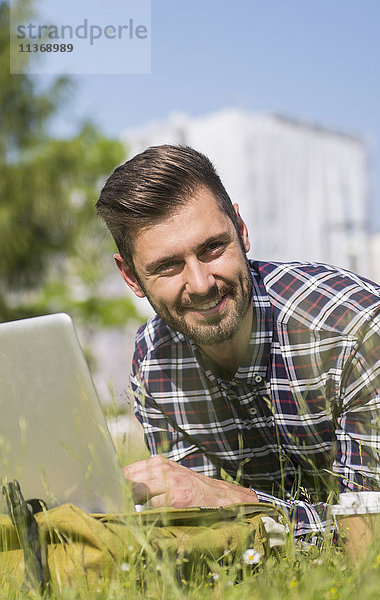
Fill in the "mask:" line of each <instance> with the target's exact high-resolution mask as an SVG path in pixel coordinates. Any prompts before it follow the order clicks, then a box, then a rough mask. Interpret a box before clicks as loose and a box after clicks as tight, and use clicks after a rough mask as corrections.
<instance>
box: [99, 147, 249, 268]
mask: <svg viewBox="0 0 380 600" xmlns="http://www.w3.org/2000/svg"><path fill="white" fill-rule="evenodd" d="M201 187H206V188H208V189H209V190H210V191H211V192H212V193H213V194H214V196H215V199H216V201H217V202H218V204H219V206H220V208H221V209H222V211H223V212H224V213H225V214H226V215H228V217H229V218H230V219H231V221H232V222H233V224H234V226H235V228H236V230H237V232H238V236H239V240H240V243H241V244H242V240H241V234H240V230H239V225H238V221H237V216H236V213H235V210H234V207H233V205H232V202H231V199H230V197H229V195H228V194H227V192H226V190H225V188H224V186H223V184H222V182H221V180H220V177H219V175H218V174H217V172H216V170H215V167H214V165H213V164H212V163H211V161H210V160H209V159H208V158H207V156H205V155H204V154H201V153H200V152H197V151H196V150H194V149H193V148H190V147H188V146H170V145H162V146H152V147H150V148H148V149H147V150H145V151H144V152H142V153H141V154H137V155H136V156H134V157H133V158H132V159H130V160H128V161H127V162H125V163H124V164H123V165H120V166H119V167H117V168H116V169H115V170H114V172H113V173H112V175H110V177H109V178H108V179H107V181H106V183H105V185H104V187H103V189H102V191H101V194H100V197H99V200H98V202H97V203H96V209H97V213H98V215H99V216H100V217H101V218H102V219H104V221H105V222H106V225H107V227H108V229H109V230H110V232H111V233H112V236H113V238H114V240H115V242H116V245H117V247H118V250H119V252H120V255H121V256H122V258H123V260H124V261H125V262H126V264H127V265H128V266H129V267H130V268H131V269H132V270H133V271H134V264H133V240H134V238H135V237H136V235H137V234H138V232H139V231H141V229H143V228H145V227H149V226H151V225H153V224H154V223H157V222H159V221H162V220H163V219H165V218H167V217H168V216H171V215H172V214H173V213H174V212H175V211H176V210H177V209H178V208H179V207H180V206H183V205H184V204H185V203H186V202H187V201H188V200H189V198H190V197H191V196H192V195H193V194H194V193H195V192H196V190H197V189H199V188H201Z"/></svg>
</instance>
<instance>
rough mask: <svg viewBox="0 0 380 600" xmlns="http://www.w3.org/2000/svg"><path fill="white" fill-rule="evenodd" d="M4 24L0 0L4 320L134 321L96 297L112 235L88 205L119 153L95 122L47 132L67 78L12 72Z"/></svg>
mask: <svg viewBox="0 0 380 600" xmlns="http://www.w3.org/2000/svg"><path fill="white" fill-rule="evenodd" d="M8 31H9V7H8V4H7V2H4V1H2V2H0V111H1V127H0V320H11V319H15V318H21V317H25V316H32V315H36V314H42V313H47V312H55V311H56V310H66V311H68V312H70V313H74V314H75V315H77V316H78V317H79V318H81V319H83V320H85V321H87V322H93V323H95V324H96V325H105V326H107V325H117V324H119V323H121V322H125V320H126V319H127V318H128V316H132V317H135V318H138V313H137V311H136V309H135V307H134V305H133V303H132V302H130V301H128V300H126V299H125V300H120V299H112V298H111V299H110V298H109V299H102V298H99V296H98V286H99V280H100V279H101V277H102V275H103V270H102V262H101V259H100V256H101V255H102V254H103V255H104V254H105V252H106V251H108V250H109V249H110V242H109V238H108V236H106V235H104V233H103V232H102V230H101V227H102V226H101V225H100V224H99V223H98V222H97V219H96V216H95V210H94V204H95V202H96V198H97V195H98V191H99V188H100V183H101V182H102V181H103V180H104V178H105V175H106V174H107V173H109V172H110V171H111V170H112V169H113V168H114V167H115V166H116V165H117V164H119V163H120V162H121V161H122V159H123V157H124V154H125V150H124V148H123V146H122V144H121V143H120V142H116V141H114V140H109V139H107V138H106V137H104V136H103V135H101V134H100V132H99V131H98V130H97V128H96V127H95V126H94V125H93V124H91V123H84V124H82V126H81V129H80V131H79V132H78V134H77V135H76V136H74V137H72V138H70V139H55V138H53V137H51V136H49V134H48V127H49V123H50V120H51V118H52V117H53V116H54V115H55V114H56V113H57V111H58V110H59V107H60V105H61V103H62V102H67V101H68V99H69V97H70V96H71V95H72V90H73V86H72V83H71V81H70V80H69V79H68V78H64V77H59V78H56V80H55V81H54V82H53V84H52V85H51V86H50V88H49V89H48V90H47V91H45V92H42V91H41V90H39V89H38V88H37V86H36V84H35V81H34V80H33V78H32V77H31V76H30V75H28V74H21V75H11V74H10V73H9V38H8ZM102 244H103V245H104V250H103V251H102V248H101V246H102ZM106 249H107V250H106ZM74 284H76V285H74ZM78 285H79V287H80V295H78V293H77V289H78Z"/></svg>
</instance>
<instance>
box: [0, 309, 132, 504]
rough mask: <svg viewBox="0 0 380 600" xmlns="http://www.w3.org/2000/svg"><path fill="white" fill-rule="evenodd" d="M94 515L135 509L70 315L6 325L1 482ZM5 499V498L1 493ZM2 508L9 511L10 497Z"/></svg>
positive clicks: (0, 350) (0, 361)
mask: <svg viewBox="0 0 380 600" xmlns="http://www.w3.org/2000/svg"><path fill="white" fill-rule="evenodd" d="M14 479H16V480H17V481H18V482H19V484H20V487H21V492H22V494H23V496H24V498H25V499H26V500H27V499H32V498H37V499H42V500H44V501H45V502H46V504H47V506H48V508H52V507H54V506H57V505H59V504H64V503H67V502H70V503H73V504H75V505H77V506H79V507H80V508H82V509H83V510H85V511H87V512H90V513H115V512H116V513H118V512H125V511H129V510H134V505H133V503H132V500H131V496H130V493H129V489H128V485H127V483H126V481H125V479H124V476H123V473H122V469H121V466H120V465H119V464H118V462H117V458H116V452H115V448H114V445H113V442H112V439H111V436H110V434H109V431H108V428H107V424H106V421H105V418H104V415H103V411H102V409H101V406H100V404H99V400H98V397H97V394H96V391H95V387H94V384H93V382H92V379H91V375H90V371H89V369H88V366H87V363H86V360H85V358H84V356H83V352H82V350H81V347H80V344H79V342H78V338H77V336H76V333H75V330H74V326H73V322H72V320H71V318H70V317H69V316H68V315H67V314H64V313H59V314H53V315H47V316H42V317H34V318H30V319H23V320H20V321H13V322H9V323H2V324H0V483H2V484H4V483H5V482H7V481H12V480H14ZM1 496H2V495H1ZM0 509H1V512H3V513H4V512H7V510H6V503H5V499H4V498H1V500H0Z"/></svg>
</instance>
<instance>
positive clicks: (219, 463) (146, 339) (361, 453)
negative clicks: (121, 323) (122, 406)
mask: <svg viewBox="0 0 380 600" xmlns="http://www.w3.org/2000/svg"><path fill="white" fill-rule="evenodd" d="M250 266H251V273H252V280H253V289H254V292H253V307H254V322H253V327H252V334H251V338H250V343H249V348H248V350H247V353H246V356H245V358H244V360H243V362H242V364H241V366H240V368H239V370H238V371H237V372H236V374H235V376H234V377H233V379H228V378H227V377H226V374H223V373H222V372H221V371H220V369H219V370H218V367H217V365H215V364H211V363H210V362H209V360H207V358H206V357H205V356H204V355H203V354H202V352H201V351H200V349H199V347H197V346H196V345H195V344H194V343H193V342H192V341H191V340H190V339H188V338H187V337H186V336H184V335H182V334H180V333H178V332H175V331H173V330H172V329H170V328H169V327H168V326H167V325H166V324H165V323H164V322H163V321H162V320H161V319H159V318H158V317H157V316H155V317H153V318H151V319H150V320H149V321H148V322H147V324H146V325H144V326H143V327H142V328H140V329H139V331H138V333H137V336H136V347H135V354H134V358H133V364H132V374H131V387H132V391H133V393H134V396H135V401H136V416H137V418H138V419H139V420H140V422H141V423H142V425H143V427H144V432H145V436H146V440H147V443H148V446H149V448H150V451H151V453H152V455H154V454H157V453H162V454H165V455H166V456H168V457H169V458H171V459H173V460H175V461H178V462H180V463H181V464H182V465H185V466H187V467H190V468H191V469H194V470H196V471H198V472H200V473H203V474H205V475H208V476H210V477H220V476H221V470H224V472H226V473H227V474H228V475H230V476H231V477H232V478H233V479H234V480H237V481H238V482H239V483H241V484H242V485H244V486H246V487H252V488H253V489H255V491H256V493H257V495H258V497H259V500H260V501H263V502H274V503H275V504H277V505H280V506H282V507H283V508H284V509H285V510H286V511H288V513H289V515H290V516H291V517H292V518H293V519H294V523H295V529H296V534H299V535H302V534H305V533H310V532H317V531H321V530H323V529H324V527H325V525H326V504H325V502H327V501H328V500H329V498H328V494H329V491H330V490H331V489H333V488H334V487H336V485H334V484H336V483H338V484H339V488H340V490H338V491H345V490H346V491H347V490H357V491H360V490H364V489H365V490H368V489H377V487H378V484H379V480H380V468H379V450H380V435H379V426H380V391H379V390H380V361H379V355H380V351H379V348H380V344H379V339H380V335H379V334H380V302H379V299H380V286H377V285H376V284H374V283H372V282H370V281H367V280H365V279H363V278H360V277H358V276H357V275H354V274H352V273H350V272H348V271H345V270H342V269H337V268H333V267H330V266H327V265H321V264H313V263H288V264H287V263H283V264H282V263H268V262H253V261H251V262H250Z"/></svg>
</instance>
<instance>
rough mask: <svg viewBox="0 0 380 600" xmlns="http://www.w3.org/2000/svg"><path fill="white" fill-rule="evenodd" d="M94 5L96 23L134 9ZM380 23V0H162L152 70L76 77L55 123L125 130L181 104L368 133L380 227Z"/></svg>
mask: <svg viewBox="0 0 380 600" xmlns="http://www.w3.org/2000/svg"><path fill="white" fill-rule="evenodd" d="M51 1H54V0H51ZM42 4H43V3H42ZM84 4H88V6H89V8H88V9H87V13H86V14H88V15H89V17H90V18H92V19H93V20H94V21H95V20H96V18H97V16H98V17H99V15H101V14H102V13H104V11H107V14H108V15H110V17H111V16H112V15H113V14H117V15H120V14H123V6H125V3H123V2H122V0H109V1H108V2H107V3H104V2H101V1H99V0H95V1H92V2H91V3H86V2H85V3H84ZM69 5H70V2H69V3H68V6H69ZM67 10H68V14H67V17H68V19H69V17H70V9H69V8H68V9H67ZM379 23H380V2H379V1H378V0H363V2H361V3H359V2H358V1H357V0H355V1H354V0H235V1H234V2H232V1H228V2H227V1H226V0H191V1H190V0H188V1H186V0H152V20H151V35H152V73H151V74H150V75H83V76H80V75H76V76H74V78H73V79H74V81H75V83H76V88H75V92H74V94H73V98H72V101H71V103H69V104H68V105H67V107H66V108H65V110H63V111H61V113H60V115H59V117H58V118H57V119H56V120H55V123H54V124H53V130H54V131H55V132H58V133H60V134H69V133H71V132H72V131H73V129H75V126H76V124H77V123H78V122H79V121H80V119H82V118H84V117H86V118H87V117H91V118H92V119H93V120H94V121H95V122H96V123H97V124H98V125H99V126H100V127H101V128H102V129H103V131H104V132H105V133H107V134H109V135H113V136H118V135H119V134H120V133H121V132H122V131H123V130H125V129H126V128H129V127H138V126H139V125H142V124H144V123H146V122H147V121H150V120H154V119H164V118H166V117H167V116H168V115H169V114H170V113H171V112H174V111H181V112H186V113H188V114H190V115H193V116H197V115H202V114H206V113H208V112H211V111H214V110H217V109H219V108H222V107H225V106H236V107H242V108H244V109H246V110H252V111H258V112H260V111H264V112H268V111H269V112H271V111H274V112H280V113H284V114H287V115H290V116H294V117H298V118H302V119H306V120H309V121H311V122H314V123H319V124H322V125H326V126H330V127H333V128H335V129H340V130H343V131H347V132H350V133H354V134H359V135H363V136H364V138H365V139H366V140H367V142H368V144H369V150H370V156H371V173H372V175H371V176H372V196H373V198H374V199H375V200H376V206H377V209H376V211H375V212H376V214H374V218H375V220H376V224H377V226H378V227H380V218H379V217H378V215H379V213H380V208H379V207H380V200H379V195H380V144H379V140H380V93H379V92H380V89H379V88H380V76H379V75H380V73H379V65H380V35H379ZM36 77H37V78H39V80H40V81H43V80H44V76H36Z"/></svg>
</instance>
